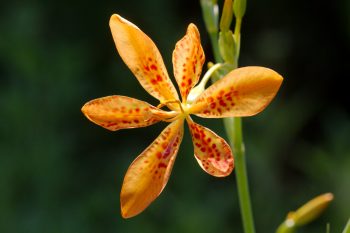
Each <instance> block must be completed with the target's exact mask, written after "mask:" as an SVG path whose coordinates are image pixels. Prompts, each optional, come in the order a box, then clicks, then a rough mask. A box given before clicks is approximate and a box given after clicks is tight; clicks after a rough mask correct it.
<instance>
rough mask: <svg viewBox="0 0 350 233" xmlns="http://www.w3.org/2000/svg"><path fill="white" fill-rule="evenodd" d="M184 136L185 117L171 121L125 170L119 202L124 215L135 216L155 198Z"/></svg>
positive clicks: (126, 216) (160, 190)
mask: <svg viewBox="0 0 350 233" xmlns="http://www.w3.org/2000/svg"><path fill="white" fill-rule="evenodd" d="M182 136H183V120H177V121H174V122H172V123H171V124H170V125H168V127H166V128H165V129H164V130H163V132H162V133H161V134H160V135H159V136H158V137H157V138H156V140H155V141H154V142H153V143H152V144H151V145H150V146H149V147H148V148H147V149H146V150H144V151H143V152H142V153H141V154H140V155H139V156H138V157H137V158H136V159H135V160H134V162H133V163H132V164H131V165H130V167H129V169H128V171H127V172H126V175H125V178H124V182H123V187H122V191H121V194H120V203H121V210H122V216H123V217H124V218H130V217H133V216H135V215H137V214H139V213H140V212H142V211H143V210H144V209H145V208H147V207H148V206H149V205H150V204H151V202H153V201H154V200H155V199H156V198H157V197H158V196H159V194H160V193H161V192H162V190H163V188H164V187H165V185H166V184H167V182H168V180H169V176H170V173H171V169H172V167H173V164H174V161H175V158H176V155H177V152H178V150H179V146H180V143H181V140H182Z"/></svg>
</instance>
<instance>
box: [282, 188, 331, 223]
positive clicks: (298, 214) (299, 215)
mask: <svg viewBox="0 0 350 233" xmlns="http://www.w3.org/2000/svg"><path fill="white" fill-rule="evenodd" d="M332 200H333V194H332V193H325V194H322V195H320V196H317V197H315V198H314V199H312V200H311V201H309V202H307V203H306V204H305V205H303V206H302V207H300V208H299V209H298V210H297V211H295V212H291V213H289V214H288V216H287V219H292V220H293V221H294V222H295V225H297V226H302V225H305V224H307V223H309V222H311V221H313V220H314V219H316V218H317V217H318V216H320V215H321V214H322V213H323V212H324V210H325V209H326V208H327V206H328V205H329V203H330V202H331V201H332Z"/></svg>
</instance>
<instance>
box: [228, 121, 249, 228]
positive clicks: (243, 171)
mask: <svg viewBox="0 0 350 233" xmlns="http://www.w3.org/2000/svg"><path fill="white" fill-rule="evenodd" d="M224 124H225V130H226V133H227V135H228V138H229V142H230V145H231V147H232V150H233V154H234V156H235V170H236V180H237V188H238V199H239V205H240V209H241V216H242V222H243V229H244V232H245V233H255V227H254V218H253V212H252V207H251V201H250V192H249V186H248V175H247V167H246V159H245V150H244V143H243V133H242V119H241V118H240V117H234V118H225V119H224Z"/></svg>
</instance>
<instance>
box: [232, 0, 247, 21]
mask: <svg viewBox="0 0 350 233" xmlns="http://www.w3.org/2000/svg"><path fill="white" fill-rule="evenodd" d="M246 7H247V0H234V2H233V13H234V14H235V16H236V19H242V18H243V16H244V14H245V9H246Z"/></svg>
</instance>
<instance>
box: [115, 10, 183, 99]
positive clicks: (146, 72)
mask: <svg viewBox="0 0 350 233" xmlns="http://www.w3.org/2000/svg"><path fill="white" fill-rule="evenodd" d="M109 25H110V28H111V31H112V35H113V39H114V42H115V45H116V47H117V50H118V52H119V54H120V56H121V58H122V59H123V61H124V62H125V64H126V65H127V66H128V67H129V68H130V70H131V71H132V72H133V73H134V75H135V76H136V78H137V79H138V80H139V82H140V83H141V85H142V86H143V88H144V89H145V90H146V91H147V92H148V93H150V94H151V95H152V96H154V97H155V98H157V99H158V100H160V101H161V102H165V101H166V100H175V99H178V98H179V97H178V95H177V92H176V89H175V87H174V85H173V84H172V82H171V81H170V79H169V76H168V73H167V71H166V69H165V66H164V62H163V59H162V56H161V55H160V53H159V51H158V49H157V47H156V45H155V44H154V43H153V41H152V40H151V39H150V38H149V37H148V36H147V35H146V34H145V33H143V32H142V31H141V30H140V29H139V28H138V27H137V26H135V25H134V24H132V23H131V22H129V21H127V20H126V19H123V18H122V17H120V16H119V15H117V14H114V15H112V17H111V19H110V21H109Z"/></svg>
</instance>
